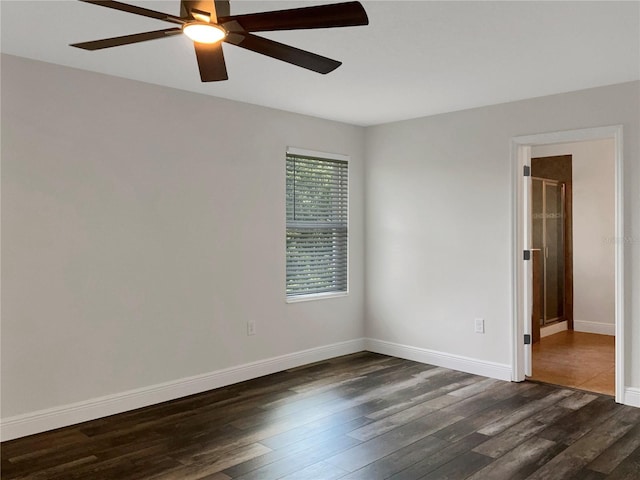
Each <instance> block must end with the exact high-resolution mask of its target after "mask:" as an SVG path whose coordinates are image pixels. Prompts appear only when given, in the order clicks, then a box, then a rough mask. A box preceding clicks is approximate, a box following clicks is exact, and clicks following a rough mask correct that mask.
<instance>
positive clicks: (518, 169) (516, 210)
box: [511, 125, 625, 403]
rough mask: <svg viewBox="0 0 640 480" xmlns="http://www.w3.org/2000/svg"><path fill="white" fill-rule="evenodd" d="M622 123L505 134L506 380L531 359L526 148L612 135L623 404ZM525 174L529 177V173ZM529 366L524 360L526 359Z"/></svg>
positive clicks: (519, 375)
mask: <svg viewBox="0 0 640 480" xmlns="http://www.w3.org/2000/svg"><path fill="white" fill-rule="evenodd" d="M622 133H623V128H622V125H612V126H605V127H595V128H585V129H579V130H565V131H559V132H550V133H541V134H534V135H523V136H516V137H512V138H511V169H512V195H513V196H512V198H514V199H515V201H513V202H512V207H513V208H512V218H513V225H514V228H513V232H512V269H511V270H512V277H513V278H512V284H513V288H512V290H513V295H512V306H513V315H512V317H513V322H512V329H511V330H512V365H511V367H512V374H511V376H512V380H513V381H516V382H521V381H523V380H525V369H526V367H527V365H526V363H527V361H529V362H530V360H531V345H527V348H526V349H525V345H524V334H525V333H530V332H528V331H527V330H528V328H527V324H528V323H529V318H528V317H529V316H530V315H531V298H532V292H531V288H530V284H531V282H530V281H528V276H529V275H530V272H531V269H530V268H529V266H528V263H530V262H525V261H524V260H523V251H524V250H525V249H527V248H528V239H527V238H528V237H527V236H528V233H529V231H530V225H529V223H530V221H531V218H530V217H531V216H530V215H529V214H528V213H527V212H528V209H529V199H528V198H525V193H528V192H529V188H527V187H526V185H527V184H526V182H525V180H526V178H527V177H525V176H524V175H523V169H524V167H525V165H528V166H529V168H530V167H531V148H532V147H534V146H537V145H549V144H558V143H571V142H581V141H590V140H604V139H612V140H613V141H614V150H615V151H614V158H615V166H614V169H615V172H614V175H615V187H614V188H615V191H614V197H615V199H614V216H615V219H614V222H615V227H614V242H613V243H614V249H615V253H614V255H615V382H616V385H615V399H616V402H618V403H624V391H625V389H624V378H625V376H624V371H625V368H624V367H625V365H624V359H625V356H624V332H625V316H624V242H623V240H624V216H623V214H624V212H623V207H624V195H623V193H624V192H623V189H624V186H623V150H622V149H623V142H622ZM529 178H530V177H529ZM529 365H530V363H529Z"/></svg>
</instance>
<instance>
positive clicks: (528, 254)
mask: <svg viewBox="0 0 640 480" xmlns="http://www.w3.org/2000/svg"><path fill="white" fill-rule="evenodd" d="M523 258H524V259H525V260H531V250H525V251H524V252H523Z"/></svg>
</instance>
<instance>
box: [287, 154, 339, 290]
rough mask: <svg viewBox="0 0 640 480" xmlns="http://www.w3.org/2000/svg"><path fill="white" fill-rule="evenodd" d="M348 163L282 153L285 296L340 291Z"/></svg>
mask: <svg viewBox="0 0 640 480" xmlns="http://www.w3.org/2000/svg"><path fill="white" fill-rule="evenodd" d="M348 173H349V171H348V162H346V161H344V160H334V159H327V158H318V157H315V156H308V155H297V154H292V153H287V296H288V297H290V298H291V297H297V296H302V295H311V294H320V293H330V292H346V291H347V270H348V268H347V266H348V259H347V251H348V237H347V234H348V231H347V226H348V211H349V205H348V200H349V177H348Z"/></svg>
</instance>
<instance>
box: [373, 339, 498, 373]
mask: <svg viewBox="0 0 640 480" xmlns="http://www.w3.org/2000/svg"><path fill="white" fill-rule="evenodd" d="M365 348H366V349H367V350H369V351H370V352H374V353H381V354H384V355H390V356H392V357H398V358H405V359H407V360H413V361H415V362H420V363H428V364H430V365H435V366H438V367H444V368H450V369H452V370H460V371H462V372H467V373H473V374H475V375H482V376H484V377H490V378H497V379H498V380H507V381H511V366H510V365H505V364H502V363H494V362H487V361H484V360H478V359H475V358H469V357H463V356H461V355H453V354H451V353H443V352H437V351H434V350H428V349H426V348H418V347H412V346H409V345H401V344H398V343H392V342H387V341H384V340H376V339H374V338H366V339H365Z"/></svg>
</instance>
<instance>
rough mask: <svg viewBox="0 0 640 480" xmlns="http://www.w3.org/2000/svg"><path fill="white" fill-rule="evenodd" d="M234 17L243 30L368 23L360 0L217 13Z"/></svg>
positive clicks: (221, 18) (325, 26) (219, 17)
mask: <svg viewBox="0 0 640 480" xmlns="http://www.w3.org/2000/svg"><path fill="white" fill-rule="evenodd" d="M233 20H236V21H237V22H238V23H240V25H242V28H243V29H244V30H245V31H246V32H266V31H273V30H299V29H308V28H331V27H352V26H357V25H367V24H368V23H369V19H368V17H367V12H365V10H364V8H363V7H362V5H361V4H360V2H347V3H336V4H333V5H319V6H316V7H304V8H294V9H291V10H276V11H273V12H264V13H250V14H247V15H232V16H228V17H224V16H222V15H219V16H218V22H219V23H226V22H231V21H233Z"/></svg>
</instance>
